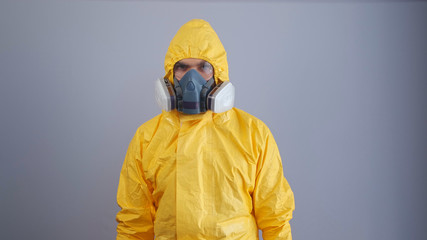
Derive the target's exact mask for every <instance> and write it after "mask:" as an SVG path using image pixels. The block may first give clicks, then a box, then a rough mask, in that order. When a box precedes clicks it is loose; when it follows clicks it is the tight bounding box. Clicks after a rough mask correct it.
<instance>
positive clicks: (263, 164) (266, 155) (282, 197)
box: [252, 132, 295, 240]
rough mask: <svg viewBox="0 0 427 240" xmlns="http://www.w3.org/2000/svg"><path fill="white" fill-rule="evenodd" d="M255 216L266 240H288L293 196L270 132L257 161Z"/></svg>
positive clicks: (290, 237)
mask: <svg viewBox="0 0 427 240" xmlns="http://www.w3.org/2000/svg"><path fill="white" fill-rule="evenodd" d="M252 196H253V205H254V213H255V218H256V222H257V225H258V228H259V229H261V230H262V236H263V239H265V240H279V239H280V240H291V239H292V235H291V226H290V224H289V221H290V220H291V218H292V212H293V210H294V209H295V203H294V194H293V192H292V190H291V188H290V186H289V184H288V182H287V180H286V179H285V177H284V176H283V167H282V161H281V158H280V154H279V150H278V148H277V145H276V142H275V141H274V138H273V136H272V135H271V133H270V132H268V135H267V137H266V139H265V143H264V146H263V150H262V151H261V155H260V157H259V159H258V165H257V176H256V182H255V188H254V192H253V195H252Z"/></svg>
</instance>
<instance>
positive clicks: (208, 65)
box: [203, 62, 213, 72]
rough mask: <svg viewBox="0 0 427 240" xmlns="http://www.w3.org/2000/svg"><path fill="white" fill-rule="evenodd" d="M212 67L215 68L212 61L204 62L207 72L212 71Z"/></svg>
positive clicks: (204, 68)
mask: <svg viewBox="0 0 427 240" xmlns="http://www.w3.org/2000/svg"><path fill="white" fill-rule="evenodd" d="M212 69H213V67H212V65H211V64H210V63H208V62H205V63H204V64H203V70H204V71H205V72H210V71H212Z"/></svg>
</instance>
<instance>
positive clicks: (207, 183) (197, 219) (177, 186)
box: [116, 20, 294, 240]
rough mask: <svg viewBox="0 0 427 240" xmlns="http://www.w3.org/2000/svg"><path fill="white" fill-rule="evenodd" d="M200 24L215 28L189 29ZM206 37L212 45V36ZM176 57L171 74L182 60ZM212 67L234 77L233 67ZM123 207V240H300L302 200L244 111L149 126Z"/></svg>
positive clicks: (122, 185)
mask: <svg viewBox="0 0 427 240" xmlns="http://www.w3.org/2000/svg"><path fill="white" fill-rule="evenodd" d="M196 23H197V24H199V25H202V26H208V25H206V24H205V22H204V21H201V20H195V21H190V22H189V23H187V24H189V25H193V24H196ZM197 24H196V25H197ZM181 29H185V25H184V27H182V28H181ZM209 29H210V30H209V31H207V32H208V33H207V35H209V36H211V35H212V33H211V31H212V32H213V30H212V29H211V28H210V27H209ZM199 31H200V32H199V33H198V35H201V36H199V37H198V38H200V39H206V38H204V37H203V34H205V33H206V29H205V28H199ZM215 36H216V35H215ZM176 39H177V38H174V40H173V41H172V42H174V41H175V40H176ZM183 39H185V38H183ZM201 41H202V40H201ZM174 44H176V45H180V44H179V42H177V43H174ZM192 44H194V45H195V46H192V47H194V48H195V49H201V50H200V53H199V54H201V53H204V54H208V53H209V52H210V51H211V50H209V51H208V50H206V49H204V47H207V46H209V47H212V45H209V44H208V45H206V44H204V43H203V42H192ZM180 46H182V45H180ZM220 47H221V49H222V50H223V48H222V45H221V46H220ZM222 50H221V51H222ZM169 51H171V48H169ZM212 51H213V52H216V51H214V50H212ZM217 52H220V51H219V50H218V51H217ZM224 54H225V53H224ZM168 55H169V59H170V61H172V62H167V63H165V68H166V71H168V69H169V70H170V68H168V67H166V65H168V66H173V64H174V63H173V61H177V59H179V57H173V56H172V55H173V54H170V53H168ZM195 56H196V55H192V56H191V57H195ZM224 56H225V55H224ZM181 57H184V56H183V55H182V56H181ZM197 57H198V58H202V57H204V58H202V59H207V58H208V57H206V56H204V55H203V56H201V55H197ZM209 57H212V56H211V55H209ZM167 59H168V57H167ZM172 59H173V60H172ZM212 60H213V61H214V62H215V64H220V67H221V68H222V69H224V70H225V71H226V69H227V65H226V60H225V61H224V60H221V61H216V59H212ZM220 62H222V63H220ZM211 63H213V62H211ZM221 64H222V65H221ZM224 64H225V65H224ZM223 73H224V72H223ZM220 76H221V75H220V74H218V77H220ZM221 80H223V79H221ZM117 202H118V204H119V206H120V207H121V208H122V210H121V211H120V212H119V213H118V214H117V217H116V219H117V221H118V223H119V224H118V226H117V232H118V235H117V239H118V240H124V239H144V240H147V239H150V240H151V239H154V236H155V238H156V239H160V240H166V239H168V240H169V239H183V240H184V239H229V240H234V239H236V240H237V239H258V229H261V230H262V231H263V238H264V239H265V240H273V239H274V240H277V239H286V240H291V239H292V236H291V229H290V225H289V220H290V219H291V218H292V211H293V209H294V197H293V193H292V190H291V188H290V187H289V184H288V182H287V181H286V179H285V178H284V176H283V169H282V162H281V159H280V154H279V151H278V149H277V145H276V143H275V141H274V138H273V136H272V134H271V132H270V131H269V129H268V128H267V126H266V125H265V124H264V123H263V122H261V121H260V120H258V119H257V118H255V117H254V116H251V115H249V114H248V113H246V112H244V111H242V110H239V109H236V108H233V109H231V110H229V111H227V112H224V113H220V114H215V113H213V112H211V111H207V112H206V113H204V114H197V115H185V114H182V113H179V112H177V111H175V110H174V111H172V112H162V113H161V114H160V115H158V116H156V117H154V118H153V119H151V120H149V121H148V122H146V123H144V124H143V125H141V126H140V127H139V128H138V130H137V131H136V133H135V136H134V137H133V139H132V141H131V142H130V145H129V148H128V151H127V154H126V157H125V161H124V164H123V167H122V171H121V174H120V181H119V187H118V193H117Z"/></svg>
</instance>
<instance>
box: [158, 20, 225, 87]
mask: <svg viewBox="0 0 427 240" xmlns="http://www.w3.org/2000/svg"><path fill="white" fill-rule="evenodd" d="M185 58H198V59H203V60H205V61H207V62H209V63H210V64H211V65H212V66H213V68H214V79H215V82H216V83H217V84H218V83H219V82H225V81H229V79H228V63H227V53H226V52H225V49H224V46H223V45H222V43H221V41H220V40H219V38H218V35H217V34H216V33H215V31H214V30H213V28H212V27H211V25H210V24H209V23H208V22H206V21H204V20H201V19H193V20H191V21H189V22H187V23H186V24H184V25H183V26H182V27H181V28H180V29H179V30H178V32H177V33H176V35H175V37H174V38H173V39H172V41H171V43H170V45H169V48H168V51H167V53H166V57H165V72H166V74H165V77H164V78H167V79H169V81H170V82H172V83H173V76H174V74H173V67H174V65H175V63H176V62H178V61H180V60H182V59H185Z"/></svg>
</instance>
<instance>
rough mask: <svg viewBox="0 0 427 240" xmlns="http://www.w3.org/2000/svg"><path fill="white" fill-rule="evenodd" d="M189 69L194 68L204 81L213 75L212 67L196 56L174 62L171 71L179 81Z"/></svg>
mask: <svg viewBox="0 0 427 240" xmlns="http://www.w3.org/2000/svg"><path fill="white" fill-rule="evenodd" d="M191 69H195V70H196V71H197V72H198V73H199V74H200V75H201V76H202V77H203V78H204V79H205V80H206V81H207V80H209V79H211V78H212V77H213V67H212V65H211V64H210V63H208V62H207V61H205V60H202V59H197V58H186V59H182V60H180V61H178V62H177V63H175V66H174V67H173V72H174V76H175V78H176V79H177V80H178V81H179V80H181V78H182V77H183V76H184V75H185V74H186V73H187V72H188V71H190V70H191Z"/></svg>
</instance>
